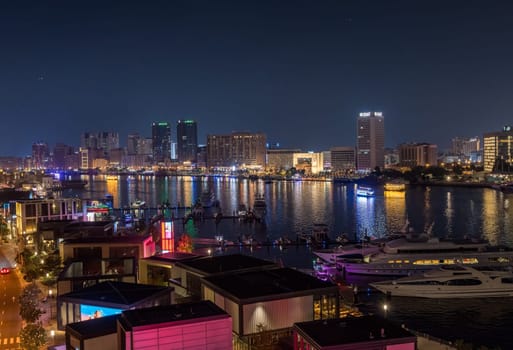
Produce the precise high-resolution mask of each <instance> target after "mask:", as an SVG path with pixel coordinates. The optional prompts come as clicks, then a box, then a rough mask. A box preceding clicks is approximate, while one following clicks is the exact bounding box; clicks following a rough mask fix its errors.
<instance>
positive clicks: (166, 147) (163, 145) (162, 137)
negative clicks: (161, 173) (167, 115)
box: [151, 122, 171, 164]
mask: <svg viewBox="0 0 513 350" xmlns="http://www.w3.org/2000/svg"><path fill="white" fill-rule="evenodd" d="M151 139H152V148H153V152H152V154H153V162H154V163H155V164H158V163H167V162H169V161H170V160H171V126H170V125H169V123H168V122H153V123H152V125H151Z"/></svg>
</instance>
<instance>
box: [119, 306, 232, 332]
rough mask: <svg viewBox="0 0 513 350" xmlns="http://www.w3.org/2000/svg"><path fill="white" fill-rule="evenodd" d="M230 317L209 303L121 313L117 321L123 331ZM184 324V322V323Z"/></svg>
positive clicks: (157, 307)
mask: <svg viewBox="0 0 513 350" xmlns="http://www.w3.org/2000/svg"><path fill="white" fill-rule="evenodd" d="M226 317H230V315H228V314H227V313H226V312H225V311H224V310H223V309H221V308H220V307H219V306H217V305H216V304H214V303H212V302H211V301H208V300H204V301H199V302H192V303H184V304H174V305H161V306H155V307H149V308H142V309H134V310H126V311H123V312H122V313H121V315H120V317H119V319H118V321H119V323H121V324H122V325H123V328H125V330H131V329H133V328H135V327H143V326H151V327H152V328H155V325H157V324H167V325H168V324H169V323H170V322H184V321H190V320H197V319H199V318H212V319H216V318H226ZM185 323H186V322H185Z"/></svg>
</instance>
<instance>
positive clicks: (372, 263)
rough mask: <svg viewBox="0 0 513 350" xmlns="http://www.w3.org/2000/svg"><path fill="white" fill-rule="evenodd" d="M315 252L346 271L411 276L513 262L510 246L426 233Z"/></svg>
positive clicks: (503, 265)
mask: <svg viewBox="0 0 513 350" xmlns="http://www.w3.org/2000/svg"><path fill="white" fill-rule="evenodd" d="M313 253H314V254H315V255H316V256H318V257H320V258H321V259H323V260H325V261H327V262H330V263H335V264H337V267H338V268H339V269H340V270H343V271H344V272H345V273H348V274H357V275H384V276H408V275H411V274H415V273H424V272H427V271H430V270H434V269H437V268H439V267H440V266H442V265H456V264H462V265H471V266H478V267H491V268H495V267H507V266H512V265H513V250H511V249H509V248H506V247H494V246H491V245H489V243H488V242H487V241H483V240H473V239H461V240H441V239H439V238H436V237H431V236H430V235H428V234H425V233H423V234H407V235H405V236H404V237H400V238H395V239H391V240H385V241H377V240H375V241H370V242H362V243H361V244H353V245H348V246H343V247H338V248H335V249H328V250H326V249H325V250H315V251H313Z"/></svg>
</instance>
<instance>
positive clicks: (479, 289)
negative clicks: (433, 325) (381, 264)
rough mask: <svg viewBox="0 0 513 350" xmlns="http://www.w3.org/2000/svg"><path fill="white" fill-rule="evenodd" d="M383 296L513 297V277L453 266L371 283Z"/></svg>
mask: <svg viewBox="0 0 513 350" xmlns="http://www.w3.org/2000/svg"><path fill="white" fill-rule="evenodd" d="M370 285H371V286H372V287H373V288H375V289H377V290H379V291H380V292H382V293H385V294H387V295H392V296H405V297H419V298H433V299H437V298H451V299H454V298H485V297H486V298H489V297H512V296H513V273H512V272H511V270H510V271H505V270H478V269H475V268H472V267H469V266H462V265H451V266H442V267H441V268H439V269H436V270H433V271H429V272H426V273H424V274H421V275H415V276H408V277H403V278H399V279H396V280H391V281H381V282H375V283H370Z"/></svg>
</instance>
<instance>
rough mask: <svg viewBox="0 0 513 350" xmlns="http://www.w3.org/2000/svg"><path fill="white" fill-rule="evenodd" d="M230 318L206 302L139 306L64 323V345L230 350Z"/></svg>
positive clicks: (130, 349)
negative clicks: (94, 317)
mask: <svg viewBox="0 0 513 350" xmlns="http://www.w3.org/2000/svg"><path fill="white" fill-rule="evenodd" d="M231 325H232V319H231V317H230V316H229V315H228V314H227V313H226V312H225V311H223V310H222V309H221V308H219V307H218V306H216V305H215V304H213V303H212V302H210V301H200V302H192V303H184V304H176V305H162V306H158V307H150V308H140V309H137V310H126V311H122V312H121V313H120V314H119V315H113V316H107V317H103V318H99V319H92V320H89V321H83V322H77V323H71V324H68V325H67V326H66V348H67V349H81V350H97V349H99V348H101V349H102V350H103V349H106V350H143V349H144V350H146V349H176V350H187V349H223V350H225V349H232V332H231V328H232V327H231Z"/></svg>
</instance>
